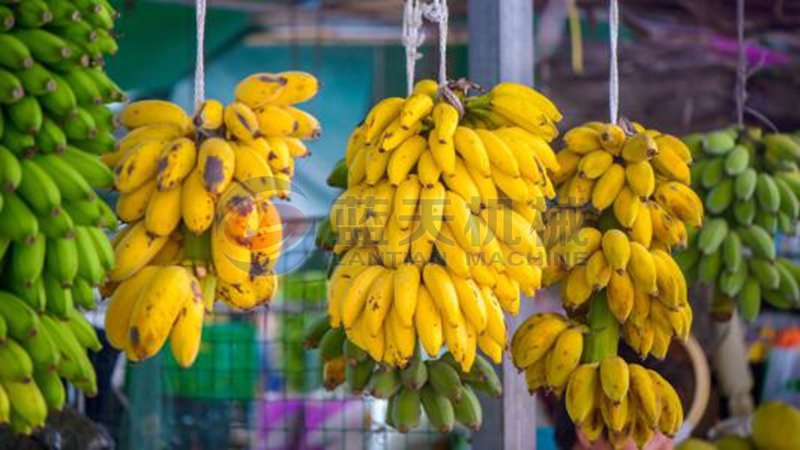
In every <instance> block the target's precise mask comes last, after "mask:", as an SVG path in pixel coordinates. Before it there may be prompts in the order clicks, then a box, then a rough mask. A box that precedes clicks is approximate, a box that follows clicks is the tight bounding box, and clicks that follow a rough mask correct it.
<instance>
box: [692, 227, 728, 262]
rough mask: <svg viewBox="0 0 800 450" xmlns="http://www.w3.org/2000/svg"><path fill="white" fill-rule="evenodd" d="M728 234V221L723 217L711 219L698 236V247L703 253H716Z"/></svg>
mask: <svg viewBox="0 0 800 450" xmlns="http://www.w3.org/2000/svg"><path fill="white" fill-rule="evenodd" d="M727 235H728V222H726V221H725V219H723V218H713V219H710V220H709V221H708V222H707V223H706V225H705V226H704V227H703V228H702V229H701V230H700V234H699V235H698V236H697V247H698V248H699V249H700V251H702V252H703V254H706V255H708V254H711V253H715V252H716V251H717V250H718V249H719V247H720V246H721V245H722V243H723V242H724V241H725V237H726V236H727Z"/></svg>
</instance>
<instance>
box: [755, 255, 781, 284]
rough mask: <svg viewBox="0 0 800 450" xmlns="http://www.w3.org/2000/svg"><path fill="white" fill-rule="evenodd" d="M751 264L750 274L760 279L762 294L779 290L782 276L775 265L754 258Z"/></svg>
mask: <svg viewBox="0 0 800 450" xmlns="http://www.w3.org/2000/svg"><path fill="white" fill-rule="evenodd" d="M749 264H750V273H752V274H754V275H755V277H756V278H758V282H759V283H761V288H762V289H761V291H762V292H764V291H769V290H773V289H778V287H779V286H780V283H781V274H780V272H779V271H778V268H777V267H775V264H774V263H772V262H770V261H767V260H765V259H761V258H752V259H750V261H749Z"/></svg>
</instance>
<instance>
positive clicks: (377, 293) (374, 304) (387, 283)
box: [361, 270, 394, 337]
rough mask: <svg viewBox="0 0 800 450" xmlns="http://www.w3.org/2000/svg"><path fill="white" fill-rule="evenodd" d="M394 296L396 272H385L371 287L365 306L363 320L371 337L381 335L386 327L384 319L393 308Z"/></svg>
mask: <svg viewBox="0 0 800 450" xmlns="http://www.w3.org/2000/svg"><path fill="white" fill-rule="evenodd" d="M393 295H394V270H384V271H383V272H382V273H381V275H380V276H378V278H376V279H375V281H373V282H372V285H371V286H370V287H369V292H368V293H367V300H366V303H365V305H364V317H363V318H362V319H361V320H363V321H366V327H367V328H366V330H367V331H368V332H369V336H372V337H375V336H378V335H379V332H380V331H381V328H382V327H383V325H384V319H386V316H387V315H388V314H389V309H390V308H391V307H392V298H393Z"/></svg>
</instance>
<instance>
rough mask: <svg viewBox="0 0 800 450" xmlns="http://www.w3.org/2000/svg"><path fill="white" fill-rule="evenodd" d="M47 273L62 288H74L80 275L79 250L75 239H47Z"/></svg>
mask: <svg viewBox="0 0 800 450" xmlns="http://www.w3.org/2000/svg"><path fill="white" fill-rule="evenodd" d="M45 272H46V273H47V275H48V276H49V277H51V278H53V279H54V280H56V281H58V283H59V284H60V285H61V286H63V287H69V286H72V280H74V279H75V276H76V275H77V274H78V248H77V246H76V245H75V239H74V238H48V239H47V256H46V257H45Z"/></svg>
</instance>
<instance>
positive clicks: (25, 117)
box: [4, 95, 44, 136]
mask: <svg viewBox="0 0 800 450" xmlns="http://www.w3.org/2000/svg"><path fill="white" fill-rule="evenodd" d="M4 109H5V114H6V118H7V119H8V121H9V123H11V124H13V125H14V126H15V127H16V128H17V129H18V130H20V131H22V132H23V133H27V134H30V135H31V136H35V135H36V134H37V133H39V130H40V129H41V128H42V121H43V120H44V115H43V114H42V107H41V106H40V105H39V102H38V101H37V100H36V97H33V96H30V95H28V96H25V97H22V98H21V99H19V101H17V102H14V103H11V104H9V105H5V108H4Z"/></svg>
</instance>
